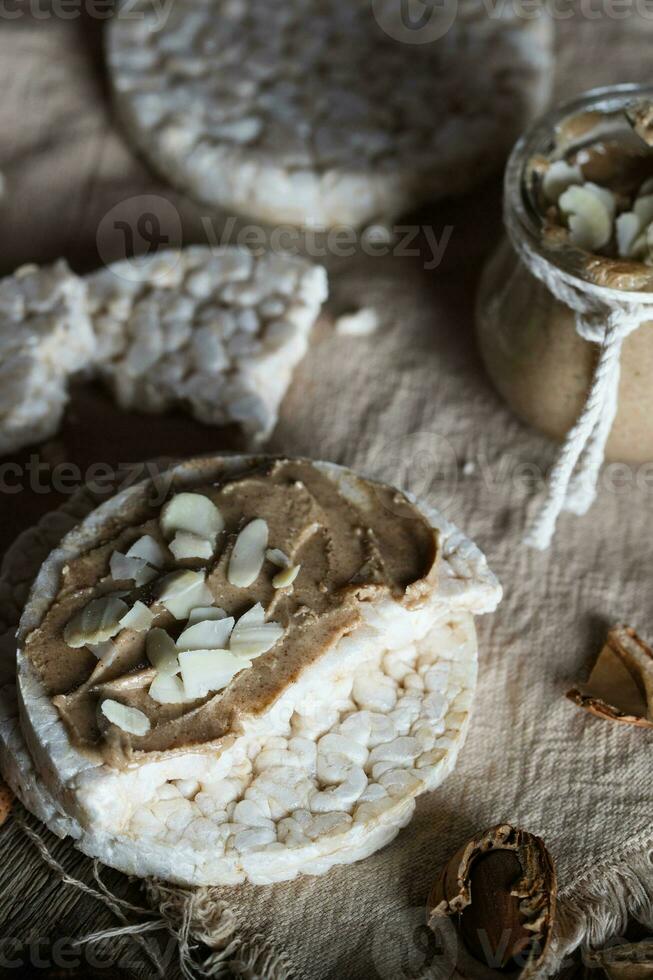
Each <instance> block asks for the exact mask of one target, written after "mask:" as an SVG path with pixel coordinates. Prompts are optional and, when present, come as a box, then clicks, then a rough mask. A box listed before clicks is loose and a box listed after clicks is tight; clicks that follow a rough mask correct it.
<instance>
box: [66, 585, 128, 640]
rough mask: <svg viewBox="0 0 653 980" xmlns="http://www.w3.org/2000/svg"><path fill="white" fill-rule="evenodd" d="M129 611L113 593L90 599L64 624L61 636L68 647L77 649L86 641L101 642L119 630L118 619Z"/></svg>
mask: <svg viewBox="0 0 653 980" xmlns="http://www.w3.org/2000/svg"><path fill="white" fill-rule="evenodd" d="M128 611H129V607H128V605H127V603H126V602H123V600H122V599H119V598H118V597H117V596H114V595H107V596H102V597H101V598H100V599H91V601H90V602H89V603H87V605H85V606H84V608H83V609H82V610H81V612H78V613H77V615H76V616H73V618H72V619H71V620H70V622H68V623H67V624H66V628H65V629H64V632H63V638H64V640H65V641H66V643H67V644H68V646H69V647H73V648H74V649H77V648H78V647H83V646H85V645H86V644H87V643H93V644H95V643H103V642H104V641H105V640H110V639H111V637H112V636H115V635H116V633H119V632H120V630H121V628H122V627H121V625H120V620H121V619H122V618H123V616H124V615H125V614H126V613H127V612H128Z"/></svg>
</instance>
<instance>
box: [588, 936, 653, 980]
mask: <svg viewBox="0 0 653 980" xmlns="http://www.w3.org/2000/svg"><path fill="white" fill-rule="evenodd" d="M585 962H586V964H587V966H589V967H590V968H591V969H600V970H603V972H604V973H605V974H607V976H608V977H609V978H610V980H653V939H644V940H642V942H639V943H623V944H621V945H619V946H609V947H608V948H607V949H596V950H593V951H592V952H591V953H586V954H585Z"/></svg>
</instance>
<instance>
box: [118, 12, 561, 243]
mask: <svg viewBox="0 0 653 980" xmlns="http://www.w3.org/2000/svg"><path fill="white" fill-rule="evenodd" d="M397 6H398V5H397V3H396V0H375V2H373V3H370V2H369V0H354V2H351V3H342V2H341V0H200V2H197V0H175V3H174V4H172V5H170V6H168V7H167V8H166V9H165V16H162V12H161V11H156V10H155V9H154V8H153V6H152V4H151V3H149V0H135V2H134V3H132V2H130V3H128V4H124V5H123V8H122V13H121V11H120V10H119V11H118V13H117V14H116V16H115V17H114V18H113V20H112V21H111V22H110V23H109V24H108V34H107V45H106V47H107V58H108V65H109V74H110V79H111V84H112V87H113V92H114V96H115V103H116V106H117V109H118V112H119V115H120V117H121V119H122V122H123V125H124V128H125V131H126V133H127V135H128V137H129V138H130V139H131V140H133V142H134V144H135V146H136V147H137V148H138V149H139V150H140V151H141V152H142V153H143V154H144V156H145V157H146V158H148V159H149V160H150V161H151V163H152V164H153V165H154V167H155V168H156V169H157V170H158V171H160V173H161V174H162V175H163V176H165V177H166V178H167V179H169V180H170V181H171V182H172V183H173V184H175V185H176V186H178V187H179V188H180V189H182V190H184V191H186V192H187V193H188V194H190V195H191V196H192V197H195V198H196V199H198V200H200V201H202V202H204V203H206V204H209V205H219V206H221V207H223V208H225V209H227V210H228V211H230V212H231V211H234V212H236V213H240V214H244V215H247V216H250V217H252V218H255V219H257V220H261V221H264V222H269V223H277V222H292V223H295V224H297V225H304V226H316V227H333V226H336V225H339V224H345V225H354V226H359V225H363V224H365V223H368V222H370V221H372V220H390V219H392V218H393V217H395V216H397V215H398V214H400V213H403V212H405V211H407V210H409V209H410V208H412V207H414V206H416V205H418V204H421V203H423V202H425V201H430V200H433V199H437V198H441V197H444V196H449V195H451V194H458V193H461V192H465V191H467V190H469V189H470V188H471V187H472V186H473V185H474V184H477V183H479V182H480V181H482V180H483V179H484V178H486V177H487V176H488V175H489V174H490V173H492V172H493V171H494V170H495V169H497V168H498V167H499V166H500V165H501V163H502V161H503V158H504V157H505V155H506V153H507V151H508V150H509V148H510V146H511V145H512V143H513V142H514V140H515V139H516V138H517V136H518V135H519V134H520V132H521V130H522V129H523V127H524V125H525V123H526V122H527V120H528V119H529V118H530V117H531V116H532V115H533V114H536V113H537V112H539V111H540V110H541V109H542V108H543V107H544V105H545V103H546V101H547V99H548V96H549V93H550V86H551V78H552V66H553V55H552V41H553V31H552V23H551V21H550V19H549V18H548V17H547V16H546V13H545V12H544V11H539V12H538V16H536V17H534V18H525V17H522V16H520V15H519V12H518V11H517V12H515V11H511V10H509V9H508V8H507V7H506V8H505V10H502V11H500V10H496V11H495V12H494V13H493V14H492V16H488V14H487V12H486V11H485V10H484V8H483V6H482V4H480V3H479V2H477V0H473V2H470V0H462V2H461V3H458V4H457V3H455V2H454V3H448V4H445V6H444V9H442V10H440V9H439V8H438V10H433V11H431V13H430V15H429V17H430V18H431V20H430V22H429V17H426V15H425V13H424V11H423V10H421V7H423V6H424V5H420V10H421V13H422V15H423V17H424V18H425V23H424V24H423V26H422V30H421V31H420V30H417V31H412V32H411V30H410V29H408V28H406V26H405V25H404V26H403V27H402V25H401V23H400V22H397V23H395V21H396V20H397V15H396V8H397ZM438 18H439V19H438ZM443 18H444V20H443ZM418 26H419V25H418ZM411 42H413V43H411ZM422 42H429V43H422Z"/></svg>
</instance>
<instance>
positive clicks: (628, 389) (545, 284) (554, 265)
mask: <svg viewBox="0 0 653 980" xmlns="http://www.w3.org/2000/svg"><path fill="white" fill-rule="evenodd" d="M504 213H505V220H506V225H507V227H508V229H509V237H506V238H505V239H504V241H503V242H502V243H501V245H500V246H499V248H498V250H497V252H496V253H495V254H494V255H493V257H492V258H491V260H490V261H489V263H488V265H487V266H486V268H485V270H484V273H483V277H482V280H481V286H480V290H479V295H478V300H477V331H478V340H479V344H480V349H481V353H482V356H483V359H484V361H485V364H486V367H487V370H488V373H489V375H490V377H491V379H492V381H493V383H494V385H495V387H496V388H497V390H498V391H499V393H500V394H501V395H502V396H503V398H504V399H505V401H506V402H507V403H508V405H509V406H510V407H511V408H512V410H513V411H514V412H515V413H516V414H517V415H518V416H519V418H521V419H522V420H523V421H525V422H527V423H528V424H530V425H532V426H533V427H535V428H536V429H539V430H540V431H541V432H544V433H545V434H546V435H548V436H550V437H552V438H554V439H558V440H562V439H563V438H564V437H565V436H566V435H567V433H568V432H569V430H570V429H571V427H572V426H573V425H574V423H575V422H576V420H577V419H578V417H579V415H580V414H581V412H582V411H583V409H584V406H586V403H587V398H588V392H589V390H590V386H591V385H592V381H593V378H594V376H595V371H596V368H597V362H598V359H599V344H598V343H597V342H593V341H594V340H598V338H595V337H594V336H592V339H586V336H587V335H588V334H587V331H584V330H583V329H582V324H579V322H578V311H579V305H578V303H577V302H576V298H577V297H581V298H582V303H581V305H583V304H584V303H585V302H586V301H589V302H590V303H594V304H596V309H597V310H602V311H603V313H604V314H605V315H606V320H607V319H608V315H609V314H610V312H611V311H613V310H614V311H619V310H620V311H621V313H622V314H623V308H624V306H625V305H627V304H630V306H629V309H631V310H635V311H636V313H635V314H634V316H635V318H636V320H637V322H636V323H635V324H634V329H633V330H632V332H629V333H628V335H627V336H626V337H625V339H624V340H623V346H622V348H621V354H620V370H621V374H620V378H618V389H617V390H618V402H617V406H616V415H614V421H613V422H612V425H611V428H610V422H611V421H612V420H611V418H610V419H608V420H607V422H606V431H609V436H608V437H607V444H606V457H607V458H608V459H612V460H622V461H625V462H629V463H639V462H645V461H649V460H652V459H653V329H652V327H653V86H640V85H620V86H615V87H611V88H606V89H596V90H594V91H592V92H589V93H587V94H585V95H584V96H582V97H580V98H578V99H576V100H575V101H573V102H570V103H567V104H565V105H564V106H562V107H560V108H558V109H556V110H554V111H553V112H551V113H549V114H548V115H547V116H545V117H544V118H543V119H542V120H540V121H539V122H537V123H536V124H535V125H534V126H533V127H532V128H531V129H530V130H529V131H528V132H527V133H526V134H525V135H524V136H523V137H522V138H521V139H520V141H519V142H518V143H517V145H516V146H515V148H514V150H513V152H512V155H511V157H510V160H509V162H508V166H507V170H506V177H505V185H504ZM531 270H534V271H535V272H536V274H534V271H531ZM554 293H555V295H554ZM556 296H557V297H558V298H556ZM562 296H564V297H565V299H568V301H569V303H570V304H571V306H574V309H572V308H571V307H570V305H568V304H567V303H566V302H564V301H562V300H561V298H560V297H562ZM588 297H591V298H590V300H588ZM648 307H650V310H649V309H647V308H648ZM596 315H597V316H598V314H596ZM599 320H600V317H599ZM617 377H618V376H617ZM615 384H616V380H615ZM613 411H614V410H613Z"/></svg>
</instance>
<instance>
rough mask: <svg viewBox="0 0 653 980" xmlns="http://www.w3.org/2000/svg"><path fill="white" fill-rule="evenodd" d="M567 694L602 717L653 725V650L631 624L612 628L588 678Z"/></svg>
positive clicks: (621, 721) (646, 725) (626, 722)
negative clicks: (582, 684) (580, 686)
mask: <svg viewBox="0 0 653 980" xmlns="http://www.w3.org/2000/svg"><path fill="white" fill-rule="evenodd" d="M567 697H568V698H569V699H570V700H571V701H573V702H574V704H577V705H578V707H579V708H584V709H585V711H589V712H591V714H593V715H597V717H599V718H604V719H606V720H608V721H615V722H620V723H621V724H624V725H635V726H637V727H639V728H653V650H651V648H650V647H649V646H648V645H647V644H646V643H644V641H643V640H642V639H640V637H639V636H638V635H637V633H636V632H635V630H634V629H631V628H630V627H629V626H615V627H613V628H612V629H611V630H610V631H609V632H608V636H607V639H606V642H605V644H604V646H603V648H602V650H601V652H600V654H599V656H598V659H597V661H596V663H595V664H594V667H593V668H592V672H591V674H590V677H589V680H588V681H587V683H586V684H585V685H584V686H583V689H579V688H573V690H571V691H568V692H567Z"/></svg>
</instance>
